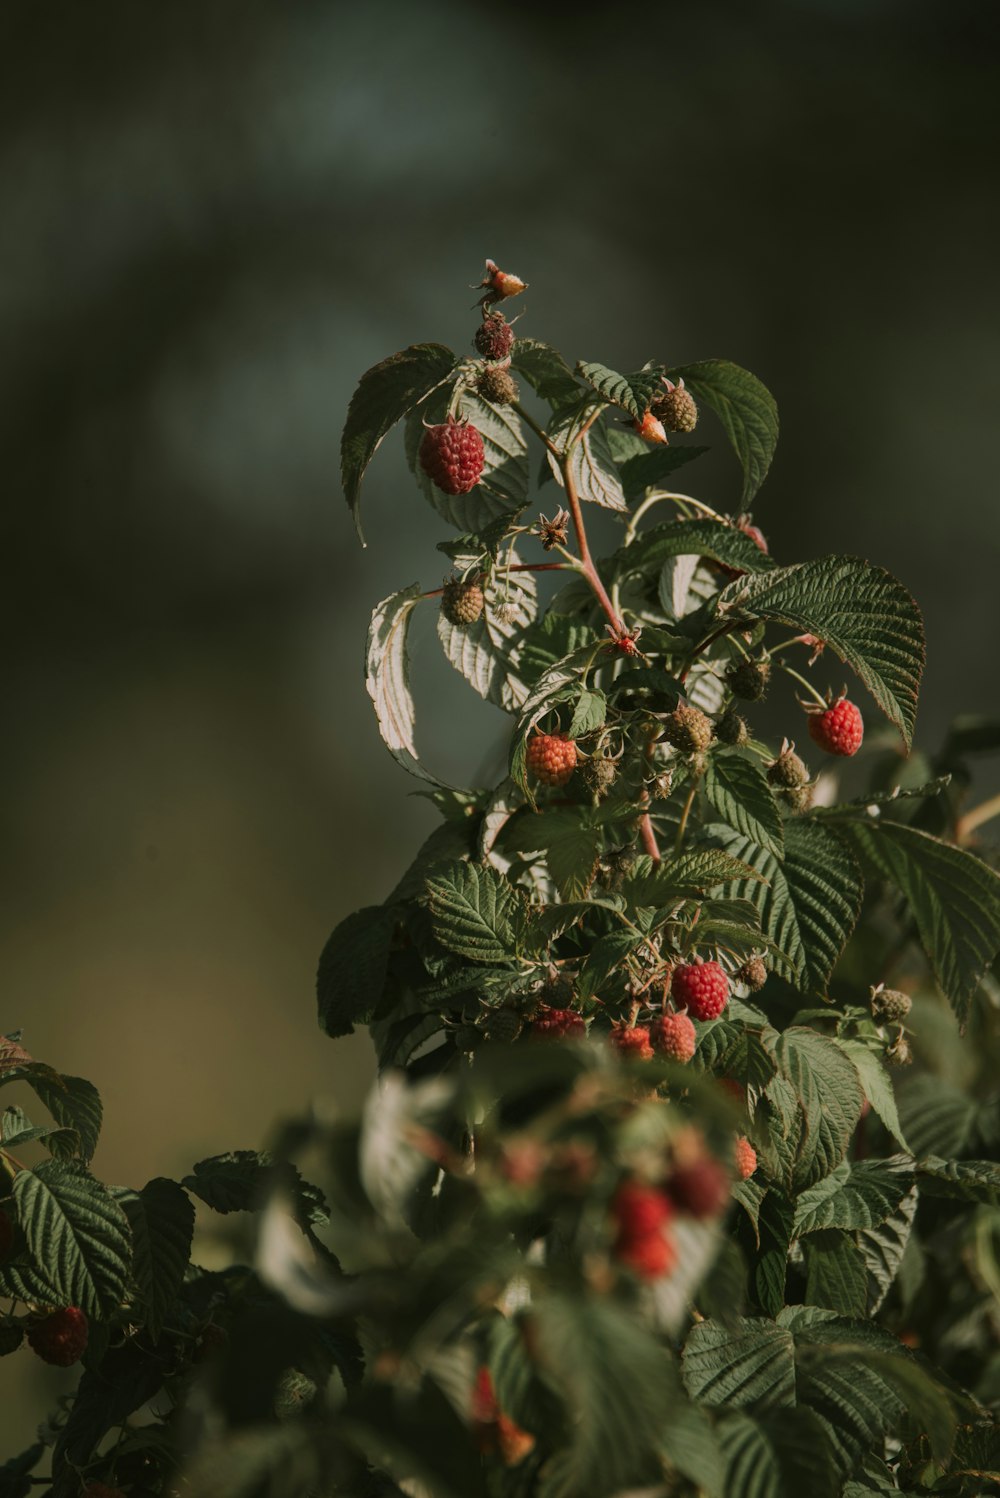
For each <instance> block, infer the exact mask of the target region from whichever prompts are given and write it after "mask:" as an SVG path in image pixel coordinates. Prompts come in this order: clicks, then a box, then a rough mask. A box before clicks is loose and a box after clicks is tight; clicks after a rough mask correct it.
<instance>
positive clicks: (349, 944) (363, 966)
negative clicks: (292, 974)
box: [316, 905, 395, 1037]
mask: <svg viewBox="0 0 1000 1498" xmlns="http://www.w3.org/2000/svg"><path fill="white" fill-rule="evenodd" d="M394 926H395V921H394V918H393V914H392V911H391V910H390V909H388V908H387V907H386V906H384V905H366V906H364V907H363V908H362V909H361V910H355V911H354V912H352V914H351V915H349V916H347V917H346V918H345V919H344V920H342V921H341V922H340V924H339V926H336V927H335V928H334V930H333V932H332V934H331V935H330V937H329V939H328V940H327V943H326V946H325V947H324V948H323V951H322V953H321V954H320V959H319V971H318V972H317V974H316V999H317V1004H318V1009H319V1023H320V1028H321V1029H323V1030H325V1031H326V1033H327V1035H331V1036H334V1037H336V1036H338V1035H351V1034H352V1033H353V1031H354V1026H355V1024H360V1023H361V1022H362V1021H364V1020H366V1019H367V1018H368V1017H369V1016H370V1014H371V1011H372V1009H373V1008H374V1006H375V1005H376V1004H377V1003H378V1001H379V999H380V998H381V995H382V989H383V988H384V986H385V975H386V969H387V967H388V963H389V948H390V944H391V942H392V934H393V930H394Z"/></svg>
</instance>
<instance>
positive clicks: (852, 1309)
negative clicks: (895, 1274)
mask: <svg viewBox="0 0 1000 1498" xmlns="http://www.w3.org/2000/svg"><path fill="white" fill-rule="evenodd" d="M803 1249H804V1252H805V1258H806V1302H807V1304H808V1305H812V1306H826V1307H828V1308H829V1309H830V1310H831V1311H839V1312H841V1314H842V1315H845V1316H863V1315H864V1314H865V1308H866V1306H867V1303H868V1271H867V1269H866V1267H865V1261H864V1258H863V1256H862V1253H861V1250H860V1248H859V1247H858V1245H857V1243H856V1242H855V1240H854V1239H853V1238H852V1237H851V1235H850V1233H845V1232H841V1231H839V1230H838V1229H836V1228H827V1229H826V1230H825V1231H823V1232H818V1233H814V1234H813V1235H812V1236H811V1237H810V1238H809V1239H807V1241H806V1242H805V1244H804V1245H803Z"/></svg>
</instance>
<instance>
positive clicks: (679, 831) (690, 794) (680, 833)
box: [674, 780, 698, 854]
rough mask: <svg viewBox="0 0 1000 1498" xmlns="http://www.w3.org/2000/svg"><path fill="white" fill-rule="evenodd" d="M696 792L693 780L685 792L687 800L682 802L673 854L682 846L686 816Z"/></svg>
mask: <svg viewBox="0 0 1000 1498" xmlns="http://www.w3.org/2000/svg"><path fill="white" fill-rule="evenodd" d="M697 794H698V782H697V780H695V781H694V782H693V783H692V786H691V789H690V790H689V791H688V793H687V800H686V801H685V802H684V810H683V811H682V812H681V820H680V825H679V826H678V828H677V837H676V839H675V841H674V853H675V854H677V853H679V852H680V851H681V848H682V846H683V843H684V834H685V832H686V831H687V824H688V817H689V816H690V815H691V808H692V806H693V805H694V798H695V796H696V795H697Z"/></svg>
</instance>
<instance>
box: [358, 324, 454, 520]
mask: <svg viewBox="0 0 1000 1498" xmlns="http://www.w3.org/2000/svg"><path fill="white" fill-rule="evenodd" d="M454 368H455V355H454V354H453V353H452V351H451V349H448V348H445V347H444V345H443V344H440V343H416V344H412V345H411V346H410V348H406V349H403V350H402V351H401V352H400V353H398V354H392V355H391V356H390V357H389V358H388V359H383V360H382V362H381V363H380V364H376V365H375V366H374V368H372V369H369V370H368V371H367V372H366V373H365V374H363V375H362V376H361V379H360V381H359V383H358V388H357V389H356V390H355V392H354V394H353V396H352V397H351V403H350V405H349V406H348V408H347V422H346V424H345V426H344V432H343V436H342V437H341V439H340V474H341V481H342V483H343V485H344V493H345V495H346V496H347V503H348V504H349V505H350V507H351V513H352V515H353V516H354V523H355V525H356V526H357V528H358V536H359V537H361V539H362V541H363V540H364V538H363V537H362V536H361V525H360V522H359V518H358V511H359V501H360V493H361V480H362V478H363V477H364V472H365V469H366V468H367V467H368V464H369V463H370V462H371V460H372V457H373V456H374V454H375V450H376V448H377V447H378V445H379V443H380V442H381V441H382V439H383V437H385V435H386V433H387V432H389V431H390V430H391V429H392V427H393V426H395V424H396V422H397V421H399V420H400V419H401V418H402V417H404V416H405V415H406V413H407V412H408V411H409V410H411V409H412V407H413V406H415V405H416V404H417V403H418V402H419V401H422V400H423V399H424V397H425V396H426V395H429V394H430V392H431V391H432V390H435V389H436V388H437V386H438V385H440V384H441V383H442V381H444V380H446V379H447V378H448V376H449V375H450V374H451V372H452V370H453V369H454Z"/></svg>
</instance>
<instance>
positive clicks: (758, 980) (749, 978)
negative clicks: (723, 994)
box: [736, 957, 767, 993]
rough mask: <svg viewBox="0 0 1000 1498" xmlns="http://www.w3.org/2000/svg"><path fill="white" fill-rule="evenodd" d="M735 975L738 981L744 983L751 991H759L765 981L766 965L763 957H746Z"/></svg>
mask: <svg viewBox="0 0 1000 1498" xmlns="http://www.w3.org/2000/svg"><path fill="white" fill-rule="evenodd" d="M736 977H737V978H738V980H739V981H740V983H745V984H746V986H747V988H749V990H750V992H751V993H759V992H760V990H761V989H762V988H763V987H764V984H765V983H766V982H767V967H766V965H765V963H764V959H763V957H749V958H747V960H746V962H744V964H743V966H742V967H741V968H740V970H739V972H738V973H737V974H736Z"/></svg>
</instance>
